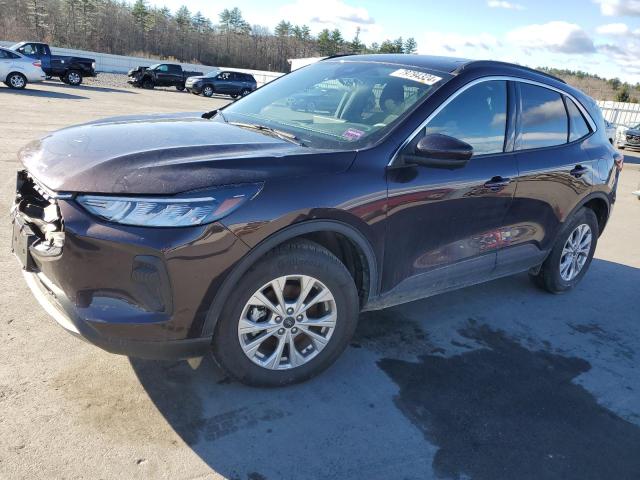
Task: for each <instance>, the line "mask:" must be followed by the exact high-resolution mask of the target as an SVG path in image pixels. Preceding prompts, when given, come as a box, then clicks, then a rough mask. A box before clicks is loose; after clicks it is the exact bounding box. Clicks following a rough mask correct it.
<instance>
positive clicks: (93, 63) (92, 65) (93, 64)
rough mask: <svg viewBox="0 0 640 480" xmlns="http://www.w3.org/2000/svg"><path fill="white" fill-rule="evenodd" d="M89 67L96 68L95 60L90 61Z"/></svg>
mask: <svg viewBox="0 0 640 480" xmlns="http://www.w3.org/2000/svg"><path fill="white" fill-rule="evenodd" d="M91 68H93V69H94V70H95V69H96V62H91Z"/></svg>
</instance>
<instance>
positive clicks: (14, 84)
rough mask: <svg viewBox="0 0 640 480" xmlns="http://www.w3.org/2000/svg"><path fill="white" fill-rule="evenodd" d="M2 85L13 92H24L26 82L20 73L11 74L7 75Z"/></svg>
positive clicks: (25, 78)
mask: <svg viewBox="0 0 640 480" xmlns="http://www.w3.org/2000/svg"><path fill="white" fill-rule="evenodd" d="M4 83H5V84H6V85H7V87H9V88H11V89H13V90H24V88H25V87H26V86H27V83H28V82H27V77H25V76H24V75H23V74H21V73H20V72H11V73H10V74H9V75H7V78H6V80H5V81H4Z"/></svg>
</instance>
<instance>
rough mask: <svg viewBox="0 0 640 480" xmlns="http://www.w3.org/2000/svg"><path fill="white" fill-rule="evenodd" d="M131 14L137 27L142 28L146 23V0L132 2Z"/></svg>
mask: <svg viewBox="0 0 640 480" xmlns="http://www.w3.org/2000/svg"><path fill="white" fill-rule="evenodd" d="M131 15H132V16H133V21H134V22H135V24H136V25H137V26H138V28H139V29H142V30H144V29H145V28H146V25H147V17H148V16H149V8H148V7H147V2H146V1H145V0H136V3H134V4H133V7H132V8H131Z"/></svg>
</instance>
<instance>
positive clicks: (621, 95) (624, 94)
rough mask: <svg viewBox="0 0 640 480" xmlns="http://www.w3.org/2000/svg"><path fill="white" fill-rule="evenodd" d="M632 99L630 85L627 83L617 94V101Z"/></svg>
mask: <svg viewBox="0 0 640 480" xmlns="http://www.w3.org/2000/svg"><path fill="white" fill-rule="evenodd" d="M630 99H631V97H630V95H629V87H627V86H626V85H625V86H623V87H622V90H620V91H619V92H618V93H617V94H616V102H628V101H629V100H630Z"/></svg>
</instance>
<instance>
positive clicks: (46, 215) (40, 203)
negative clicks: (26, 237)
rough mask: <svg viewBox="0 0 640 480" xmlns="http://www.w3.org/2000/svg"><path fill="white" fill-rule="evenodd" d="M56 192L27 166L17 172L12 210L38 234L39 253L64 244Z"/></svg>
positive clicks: (53, 252)
mask: <svg viewBox="0 0 640 480" xmlns="http://www.w3.org/2000/svg"><path fill="white" fill-rule="evenodd" d="M54 195H55V194H54V193H53V192H51V191H50V190H49V189H47V188H46V187H44V186H43V185H41V184H40V183H38V182H37V181H36V180H35V179H34V178H33V177H32V176H31V175H29V173H28V172H27V171H26V170H21V171H19V172H18V178H17V182H16V198H15V202H14V204H13V208H12V212H13V215H15V216H18V215H19V216H20V219H21V221H22V222H23V223H26V224H27V225H29V227H31V230H32V231H33V233H34V234H35V235H36V236H37V237H38V241H37V242H36V243H34V248H37V249H38V251H39V252H40V253H43V254H45V255H51V254H59V253H60V251H59V250H60V249H62V246H63V245H64V228H63V221H62V218H61V216H60V209H59V207H58V202H57V200H56V198H55V196H54Z"/></svg>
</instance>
